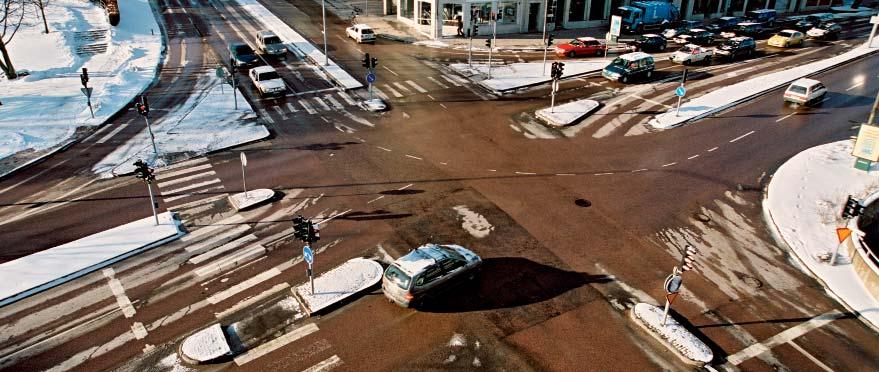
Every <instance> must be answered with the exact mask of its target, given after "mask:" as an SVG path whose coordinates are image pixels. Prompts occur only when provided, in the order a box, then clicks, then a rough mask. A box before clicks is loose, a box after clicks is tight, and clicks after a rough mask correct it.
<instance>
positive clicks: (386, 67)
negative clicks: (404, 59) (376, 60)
mask: <svg viewBox="0 0 879 372" xmlns="http://www.w3.org/2000/svg"><path fill="white" fill-rule="evenodd" d="M382 68H384V69H385V70H388V72H390V73H392V74H394V76H400V75H397V73H396V72H394V71H393V70H391V69H389V68H388V66H382Z"/></svg>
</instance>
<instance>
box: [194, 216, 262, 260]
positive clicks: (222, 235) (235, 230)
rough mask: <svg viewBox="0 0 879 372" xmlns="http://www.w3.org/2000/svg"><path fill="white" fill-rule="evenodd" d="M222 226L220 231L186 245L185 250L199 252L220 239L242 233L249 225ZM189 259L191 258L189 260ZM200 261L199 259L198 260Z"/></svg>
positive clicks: (232, 237) (229, 238)
mask: <svg viewBox="0 0 879 372" xmlns="http://www.w3.org/2000/svg"><path fill="white" fill-rule="evenodd" d="M221 226H223V227H224V228H223V229H222V230H223V231H222V232H219V231H218V232H217V233H215V234H213V235H211V236H210V237H209V238H207V239H205V240H204V241H201V242H198V243H197V244H192V245H190V246H188V247H186V251H187V252H190V253H191V252H200V251H202V250H205V249H207V248H210V247H213V246H214V245H216V244H217V243H219V242H221V241H229V240H232V239H234V238H235V237H236V236H238V235H241V234H244V233H245V232H247V230H250V226H248V225H246V224H245V225H238V226H236V227H234V228H229V225H221ZM190 261H191V260H190ZM199 262H200V261H199Z"/></svg>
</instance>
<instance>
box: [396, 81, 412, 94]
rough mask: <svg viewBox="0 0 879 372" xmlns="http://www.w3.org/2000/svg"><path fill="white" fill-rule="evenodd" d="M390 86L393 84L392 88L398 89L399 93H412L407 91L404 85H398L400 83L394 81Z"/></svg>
mask: <svg viewBox="0 0 879 372" xmlns="http://www.w3.org/2000/svg"><path fill="white" fill-rule="evenodd" d="M392 84H394V86H395V87H397V88H398V89H400V90H401V91H404V92H407V93H413V92H412V91H411V90H409V88H406V86H405V85H403V84H400V82H397V81H395V82H393V83H392Z"/></svg>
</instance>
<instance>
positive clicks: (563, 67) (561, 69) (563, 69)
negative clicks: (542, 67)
mask: <svg viewBox="0 0 879 372" xmlns="http://www.w3.org/2000/svg"><path fill="white" fill-rule="evenodd" d="M558 66H559V67H558V69H559V77H558V78H559V79H561V78H562V74H563V73H565V63H564V62H559V65H558Z"/></svg>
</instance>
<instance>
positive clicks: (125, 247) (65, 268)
mask: <svg viewBox="0 0 879 372" xmlns="http://www.w3.org/2000/svg"><path fill="white" fill-rule="evenodd" d="M146 205H147V203H146V202H144V207H146ZM178 224H179V221H177V220H175V219H174V218H173V217H172V215H171V213H170V212H166V213H162V214H160V215H159V224H158V225H155V220H154V219H153V216H150V217H147V218H144V219H140V220H137V221H134V222H130V223H127V224H125V225H122V226H119V227H116V228H113V229H110V230H106V231H102V232H99V233H97V234H94V235H90V236H87V237H84V238H82V239H79V240H75V241H72V242H70V243H67V244H64V245H60V246H57V247H54V248H49V249H47V250H44V251H40V252H37V253H34V254H32V255H29V256H25V257H22V258H19V259H17V260H12V261H9V262H6V263H3V264H0V306H3V305H5V304H7V303H10V302H14V301H17V300H19V299H21V298H24V297H27V296H30V295H32V294H35V293H38V292H40V291H43V290H46V289H48V288H51V287H54V286H57V285H59V284H62V283H64V282H65V281H68V280H72V279H75V278H77V277H79V276H82V275H84V274H87V273H89V272H92V271H95V270H98V269H99V268H101V267H104V266H106V265H109V264H111V263H113V262H116V261H118V260H121V259H124V258H126V257H128V256H130V255H132V254H136V253H139V252H141V251H142V250H144V249H148V248H152V247H154V246H156V245H158V244H160V243H164V242H167V241H170V240H172V239H176V238H177V237H178V236H180V235H181V234H182V233H180V229H179V226H178Z"/></svg>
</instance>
